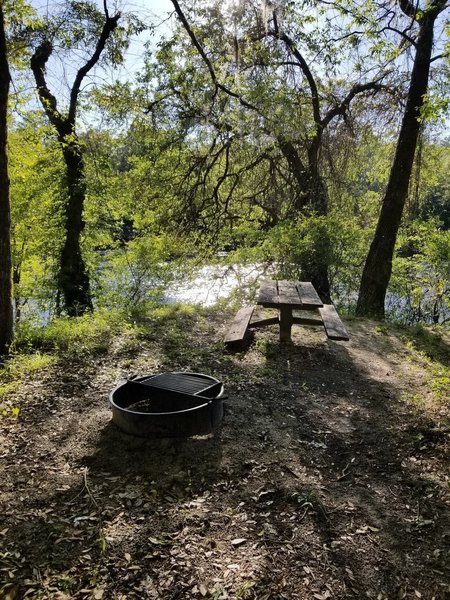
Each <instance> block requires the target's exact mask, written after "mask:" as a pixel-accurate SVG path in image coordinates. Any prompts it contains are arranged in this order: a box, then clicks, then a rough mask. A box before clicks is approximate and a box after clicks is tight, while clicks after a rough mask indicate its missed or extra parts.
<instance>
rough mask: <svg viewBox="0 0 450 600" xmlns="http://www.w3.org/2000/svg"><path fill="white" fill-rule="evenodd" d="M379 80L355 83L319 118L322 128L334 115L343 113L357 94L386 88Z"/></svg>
mask: <svg viewBox="0 0 450 600" xmlns="http://www.w3.org/2000/svg"><path fill="white" fill-rule="evenodd" d="M380 81H381V79H378V80H377V81H370V82H368V83H357V84H355V85H354V86H353V87H352V89H351V90H350V91H349V92H348V94H347V95H346V96H345V98H344V99H343V100H342V101H341V102H340V103H339V104H337V105H336V106H334V107H333V108H331V109H330V110H329V111H328V112H327V114H326V115H325V116H324V118H323V119H322V120H321V122H320V125H321V127H322V129H325V127H326V126H327V125H328V124H329V123H330V121H331V120H332V119H334V117H336V116H337V115H345V113H346V111H347V109H348V107H349V106H350V102H351V101H352V100H353V98H354V97H355V96H356V95H357V94H361V93H363V92H367V91H369V90H371V91H379V90H382V89H387V88H386V86H385V85H383V84H381V83H380Z"/></svg>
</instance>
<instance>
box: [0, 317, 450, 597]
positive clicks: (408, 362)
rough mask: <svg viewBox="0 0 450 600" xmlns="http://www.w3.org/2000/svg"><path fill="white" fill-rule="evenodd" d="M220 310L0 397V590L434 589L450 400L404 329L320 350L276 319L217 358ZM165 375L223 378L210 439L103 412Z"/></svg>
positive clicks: (439, 586) (446, 498)
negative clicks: (287, 337)
mask: <svg viewBox="0 0 450 600" xmlns="http://www.w3.org/2000/svg"><path fill="white" fill-rule="evenodd" d="M227 318H229V317H228V315H224V314H222V315H217V314H216V313H210V314H208V313H205V314H203V315H201V316H198V317H195V318H194V317H192V318H190V319H188V320H187V321H183V323H182V326H179V325H178V326H177V325H176V324H174V325H170V326H169V325H168V324H167V323H165V324H163V323H162V324H161V327H160V329H158V327H159V326H158V325H156V326H155V324H154V323H153V324H152V327H150V326H149V333H148V335H145V334H144V335H142V334H141V335H140V336H139V337H138V338H136V337H133V336H132V335H131V334H126V333H124V334H123V335H121V336H117V337H116V338H115V339H114V340H113V341H112V343H111V347H110V348H109V350H108V351H107V352H105V353H103V354H98V355H96V356H89V357H84V358H82V357H80V358H79V359H78V360H76V359H73V357H72V358H71V359H70V360H69V358H68V357H64V356H61V357H59V359H58V362H57V363H56V364H55V365H53V366H51V367H47V368H46V369H45V370H42V371H39V372H38V373H34V374H32V375H30V377H28V378H27V380H26V381H24V382H23V383H22V384H21V386H20V388H19V389H18V390H16V391H15V392H14V394H12V395H11V397H10V398H9V399H8V401H9V402H11V403H12V404H13V405H15V406H19V407H20V415H19V417H18V418H13V417H12V416H9V417H4V418H3V419H1V418H0V442H1V444H0V460H1V463H0V468H1V469H2V475H1V482H2V484H1V491H0V501H1V522H0V546H1V551H0V598H5V599H6V598H7V599H18V598H20V599H22V598H36V599H37V598H55V599H58V600H63V599H67V598H77V599H78V598H80V599H81V598H86V599H87V598H94V599H100V598H103V599H105V600H109V599H118V600H119V599H120V600H125V599H127V600H131V599H145V598H150V599H164V600H169V599H173V600H175V599H178V598H179V599H183V598H188V599H189V598H193V599H197V598H198V599H200V598H206V599H211V600H213V599H214V600H219V599H226V598H229V599H237V598H241V599H248V600H252V599H257V600H265V599H267V600H269V599H270V600H281V599H302V600H303V599H308V600H309V599H311V600H312V599H317V600H325V599H327V598H331V599H343V598H357V599H364V598H372V599H376V600H391V599H392V600H394V599H395V600H401V599H403V598H405V599H413V598H414V599H415V598H424V599H430V600H431V599H432V598H435V599H436V600H438V599H444V598H449V597H450V578H449V572H448V567H449V565H450V555H449V548H450V520H449V514H450V493H449V481H450V472H449V460H448V458H449V433H448V432H449V421H448V416H449V414H448V413H449V403H448V401H447V403H446V402H445V397H443V396H445V394H444V395H443V394H442V391H441V395H440V399H439V402H437V401H436V399H435V398H434V396H433V392H432V375H431V373H430V371H429V365H428V364H427V362H426V360H423V361H421V360H420V358H419V359H417V357H416V358H414V356H413V354H412V351H411V348H410V346H408V340H407V335H406V337H405V331H404V330H402V331H400V330H396V329H395V328H393V327H390V328H388V327H386V328H385V327H380V326H377V325H376V324H375V323H371V322H367V321H351V322H348V323H347V326H348V330H349V333H350V335H351V341H350V342H330V341H327V339H326V337H325V335H324V334H323V333H322V332H321V331H317V330H314V329H312V328H305V327H297V326H294V328H293V343H292V344H285V345H280V344H279V342H278V332H277V328H276V327H275V326H274V327H268V328H266V329H265V330H257V331H256V332H255V334H254V338H253V340H252V341H251V342H250V344H249V345H248V347H247V348H246V349H245V350H244V351H242V352H238V353H230V352H228V351H226V350H225V348H224V347H223V345H222V343H221V340H222V339H223V335H224V333H225V329H226V319H227ZM436 343H438V344H440V348H439V356H440V358H439V360H440V361H441V364H442V367H443V368H446V369H448V366H449V362H448V359H449V354H450V352H449V348H448V346H446V345H445V342H443V341H438V342H436ZM418 350H420V348H418ZM417 356H420V355H417ZM168 370H169V371H170V370H174V371H175V370H192V371H197V372H203V373H207V374H210V375H213V376H215V377H217V378H219V379H220V380H221V381H223V382H224V383H225V386H226V392H227V394H228V396H229V398H228V400H226V403H225V415H224V418H223V422H222V425H221V427H220V430H219V431H217V432H216V434H215V436H213V437H207V438H192V439H162V440H151V439H142V438H136V437H132V436H129V435H127V434H124V433H122V432H121V431H119V430H118V429H117V428H116V426H115V425H114V424H113V423H112V422H111V411H110V409H109V405H108V394H109V392H110V391H111V389H112V388H113V387H114V386H115V385H116V384H117V383H118V382H119V381H121V380H124V379H125V378H127V377H129V376H131V375H135V374H139V375H147V374H152V373H157V372H163V371H168Z"/></svg>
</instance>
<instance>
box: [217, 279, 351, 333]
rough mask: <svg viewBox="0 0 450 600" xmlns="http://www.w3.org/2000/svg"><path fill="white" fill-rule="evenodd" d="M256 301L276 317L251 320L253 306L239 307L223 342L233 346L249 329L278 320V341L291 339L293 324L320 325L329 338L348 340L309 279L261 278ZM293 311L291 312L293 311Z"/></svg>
mask: <svg viewBox="0 0 450 600" xmlns="http://www.w3.org/2000/svg"><path fill="white" fill-rule="evenodd" d="M256 303H257V304H258V305H260V306H263V307H264V308H274V309H277V310H278V316H277V317H270V318H266V319H256V320H253V321H252V315H253V311H254V308H255V307H253V306H246V307H243V308H241V309H240V310H239V311H238V313H237V315H236V317H235V318H234V320H233V322H232V324H231V327H230V329H229V331H228V333H227V335H226V337H225V343H227V344H230V345H235V344H236V345H237V344H239V343H240V342H242V341H243V340H244V337H245V334H246V332H247V330H248V329H249V328H255V327H263V326H265V325H272V324H275V323H278V324H279V326H280V342H289V341H291V329H292V325H293V324H294V323H298V324H300V325H316V326H319V327H323V328H324V329H325V332H326V334H327V336H328V338H329V339H331V340H348V339H349V337H348V333H347V331H346V329H345V326H344V324H343V323H342V321H341V319H340V318H339V315H338V313H337V311H336V309H335V308H334V306H333V305H332V304H323V303H322V300H321V299H320V297H319V295H318V293H317V292H316V290H315V289H314V286H313V285H312V283H311V282H309V281H284V280H279V281H276V280H273V279H269V280H265V281H262V282H261V285H260V289H259V293H258V296H257V301H256ZM294 311H295V314H294Z"/></svg>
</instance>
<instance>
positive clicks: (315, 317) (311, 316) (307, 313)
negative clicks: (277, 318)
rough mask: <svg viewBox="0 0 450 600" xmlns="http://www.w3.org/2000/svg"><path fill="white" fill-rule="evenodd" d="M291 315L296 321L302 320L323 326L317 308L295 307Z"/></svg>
mask: <svg viewBox="0 0 450 600" xmlns="http://www.w3.org/2000/svg"><path fill="white" fill-rule="evenodd" d="M293 315H294V321H295V322H296V323H297V322H298V323H301V322H302V321H303V323H304V324H307V325H320V326H321V327H323V321H322V317H321V316H320V314H319V310H318V309H317V308H314V309H312V308H309V309H307V310H298V309H296V310H294V313H293ZM296 319H297V320H296ZM306 321H308V323H306Z"/></svg>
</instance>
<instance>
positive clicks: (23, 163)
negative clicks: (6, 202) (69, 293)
mask: <svg viewBox="0 0 450 600" xmlns="http://www.w3.org/2000/svg"><path fill="white" fill-rule="evenodd" d="M29 118H30V124H29V125H24V126H21V127H17V128H15V129H13V130H12V131H11V132H10V135H9V147H10V152H9V168H10V179H11V220H12V230H11V234H12V260H13V273H14V284H15V285H14V296H15V298H16V305H17V309H18V310H20V311H23V310H24V309H25V308H26V307H27V305H28V307H32V308H31V310H33V307H34V309H35V308H36V307H38V308H39V310H40V311H48V310H49V309H50V306H51V305H52V299H53V297H54V292H55V281H54V275H55V271H56V260H57V253H58V252H59V248H60V244H61V242H62V231H61V223H62V215H61V181H62V177H63V168H62V164H61V159H60V153H59V150H58V148H57V147H56V144H55V143H54V142H53V140H52V138H51V137H49V131H48V128H47V127H44V126H42V124H41V123H40V122H39V120H38V119H37V118H33V115H31V114H30V115H29Z"/></svg>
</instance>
